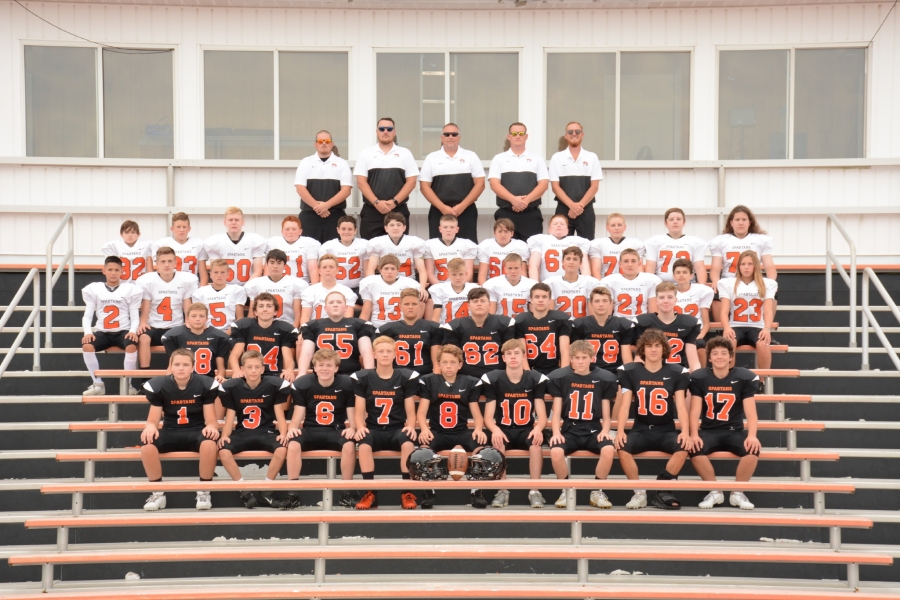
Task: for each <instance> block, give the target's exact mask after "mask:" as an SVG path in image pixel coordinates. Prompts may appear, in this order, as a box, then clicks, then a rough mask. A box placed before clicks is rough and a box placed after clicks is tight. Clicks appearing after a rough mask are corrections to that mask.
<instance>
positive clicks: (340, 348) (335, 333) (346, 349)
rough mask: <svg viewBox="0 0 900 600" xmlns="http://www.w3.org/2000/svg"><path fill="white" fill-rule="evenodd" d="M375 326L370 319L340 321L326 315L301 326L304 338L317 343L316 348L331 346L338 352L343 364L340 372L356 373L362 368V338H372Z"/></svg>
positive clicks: (301, 333)
mask: <svg viewBox="0 0 900 600" xmlns="http://www.w3.org/2000/svg"><path fill="white" fill-rule="evenodd" d="M374 333H375V328H374V327H372V324H371V323H369V322H368V321H363V320H362V319H356V318H353V317H351V318H349V319H348V318H346V317H344V318H343V319H341V320H340V321H332V320H331V319H330V318H328V317H326V318H324V319H316V320H315V321H310V322H309V323H304V324H303V325H301V326H300V335H301V336H302V337H303V340H304V341H306V340H309V341H311V342H312V343H313V344H315V345H316V350H320V349H322V348H330V349H332V350H334V351H335V352H337V353H338V356H339V357H340V358H341V366H340V367H339V368H338V373H344V374H350V373H356V372H357V371H359V370H360V369H361V368H362V365H361V364H360V360H359V340H360V338H364V337H366V338H370V339H371V338H372V335H373V334H374Z"/></svg>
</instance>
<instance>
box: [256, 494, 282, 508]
mask: <svg viewBox="0 0 900 600" xmlns="http://www.w3.org/2000/svg"><path fill="white" fill-rule="evenodd" d="M256 497H257V499H259V500H262V503H263V504H264V505H266V506H268V507H269V508H281V505H282V504H284V500H282V499H281V498H279V497H278V495H277V494H276V493H275V492H271V491H269V492H257V493H256Z"/></svg>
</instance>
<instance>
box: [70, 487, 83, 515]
mask: <svg viewBox="0 0 900 600" xmlns="http://www.w3.org/2000/svg"><path fill="white" fill-rule="evenodd" d="M83 510H84V494H83V493H82V492H75V493H74V494H72V514H73V515H74V516H76V517H80V516H81V513H82V511H83Z"/></svg>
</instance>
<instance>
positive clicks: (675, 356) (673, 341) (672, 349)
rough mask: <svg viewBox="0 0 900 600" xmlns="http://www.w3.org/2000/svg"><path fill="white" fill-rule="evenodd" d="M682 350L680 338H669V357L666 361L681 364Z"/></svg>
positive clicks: (682, 344) (682, 343) (682, 342)
mask: <svg viewBox="0 0 900 600" xmlns="http://www.w3.org/2000/svg"><path fill="white" fill-rule="evenodd" d="M682 350H684V341H683V340H682V339H681V338H669V358H667V359H666V362H667V363H672V364H681V351H682Z"/></svg>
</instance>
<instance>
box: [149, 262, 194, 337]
mask: <svg viewBox="0 0 900 600" xmlns="http://www.w3.org/2000/svg"><path fill="white" fill-rule="evenodd" d="M137 285H138V287H140V288H141V292H142V299H143V300H149V301H150V316H149V318H148V319H147V324H148V325H150V327H153V328H156V329H171V328H172V327H178V326H179V325H184V301H185V300H187V299H190V298H191V297H192V295H193V293H194V292H195V291H197V288H198V287H199V282H198V281H197V278H196V277H195V276H194V275H191V274H190V273H185V272H184V271H175V276H174V277H172V281H169V282H165V281H163V279H162V277H160V275H159V273H145V274H144V275H141V277H140V279H138V281H137Z"/></svg>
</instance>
